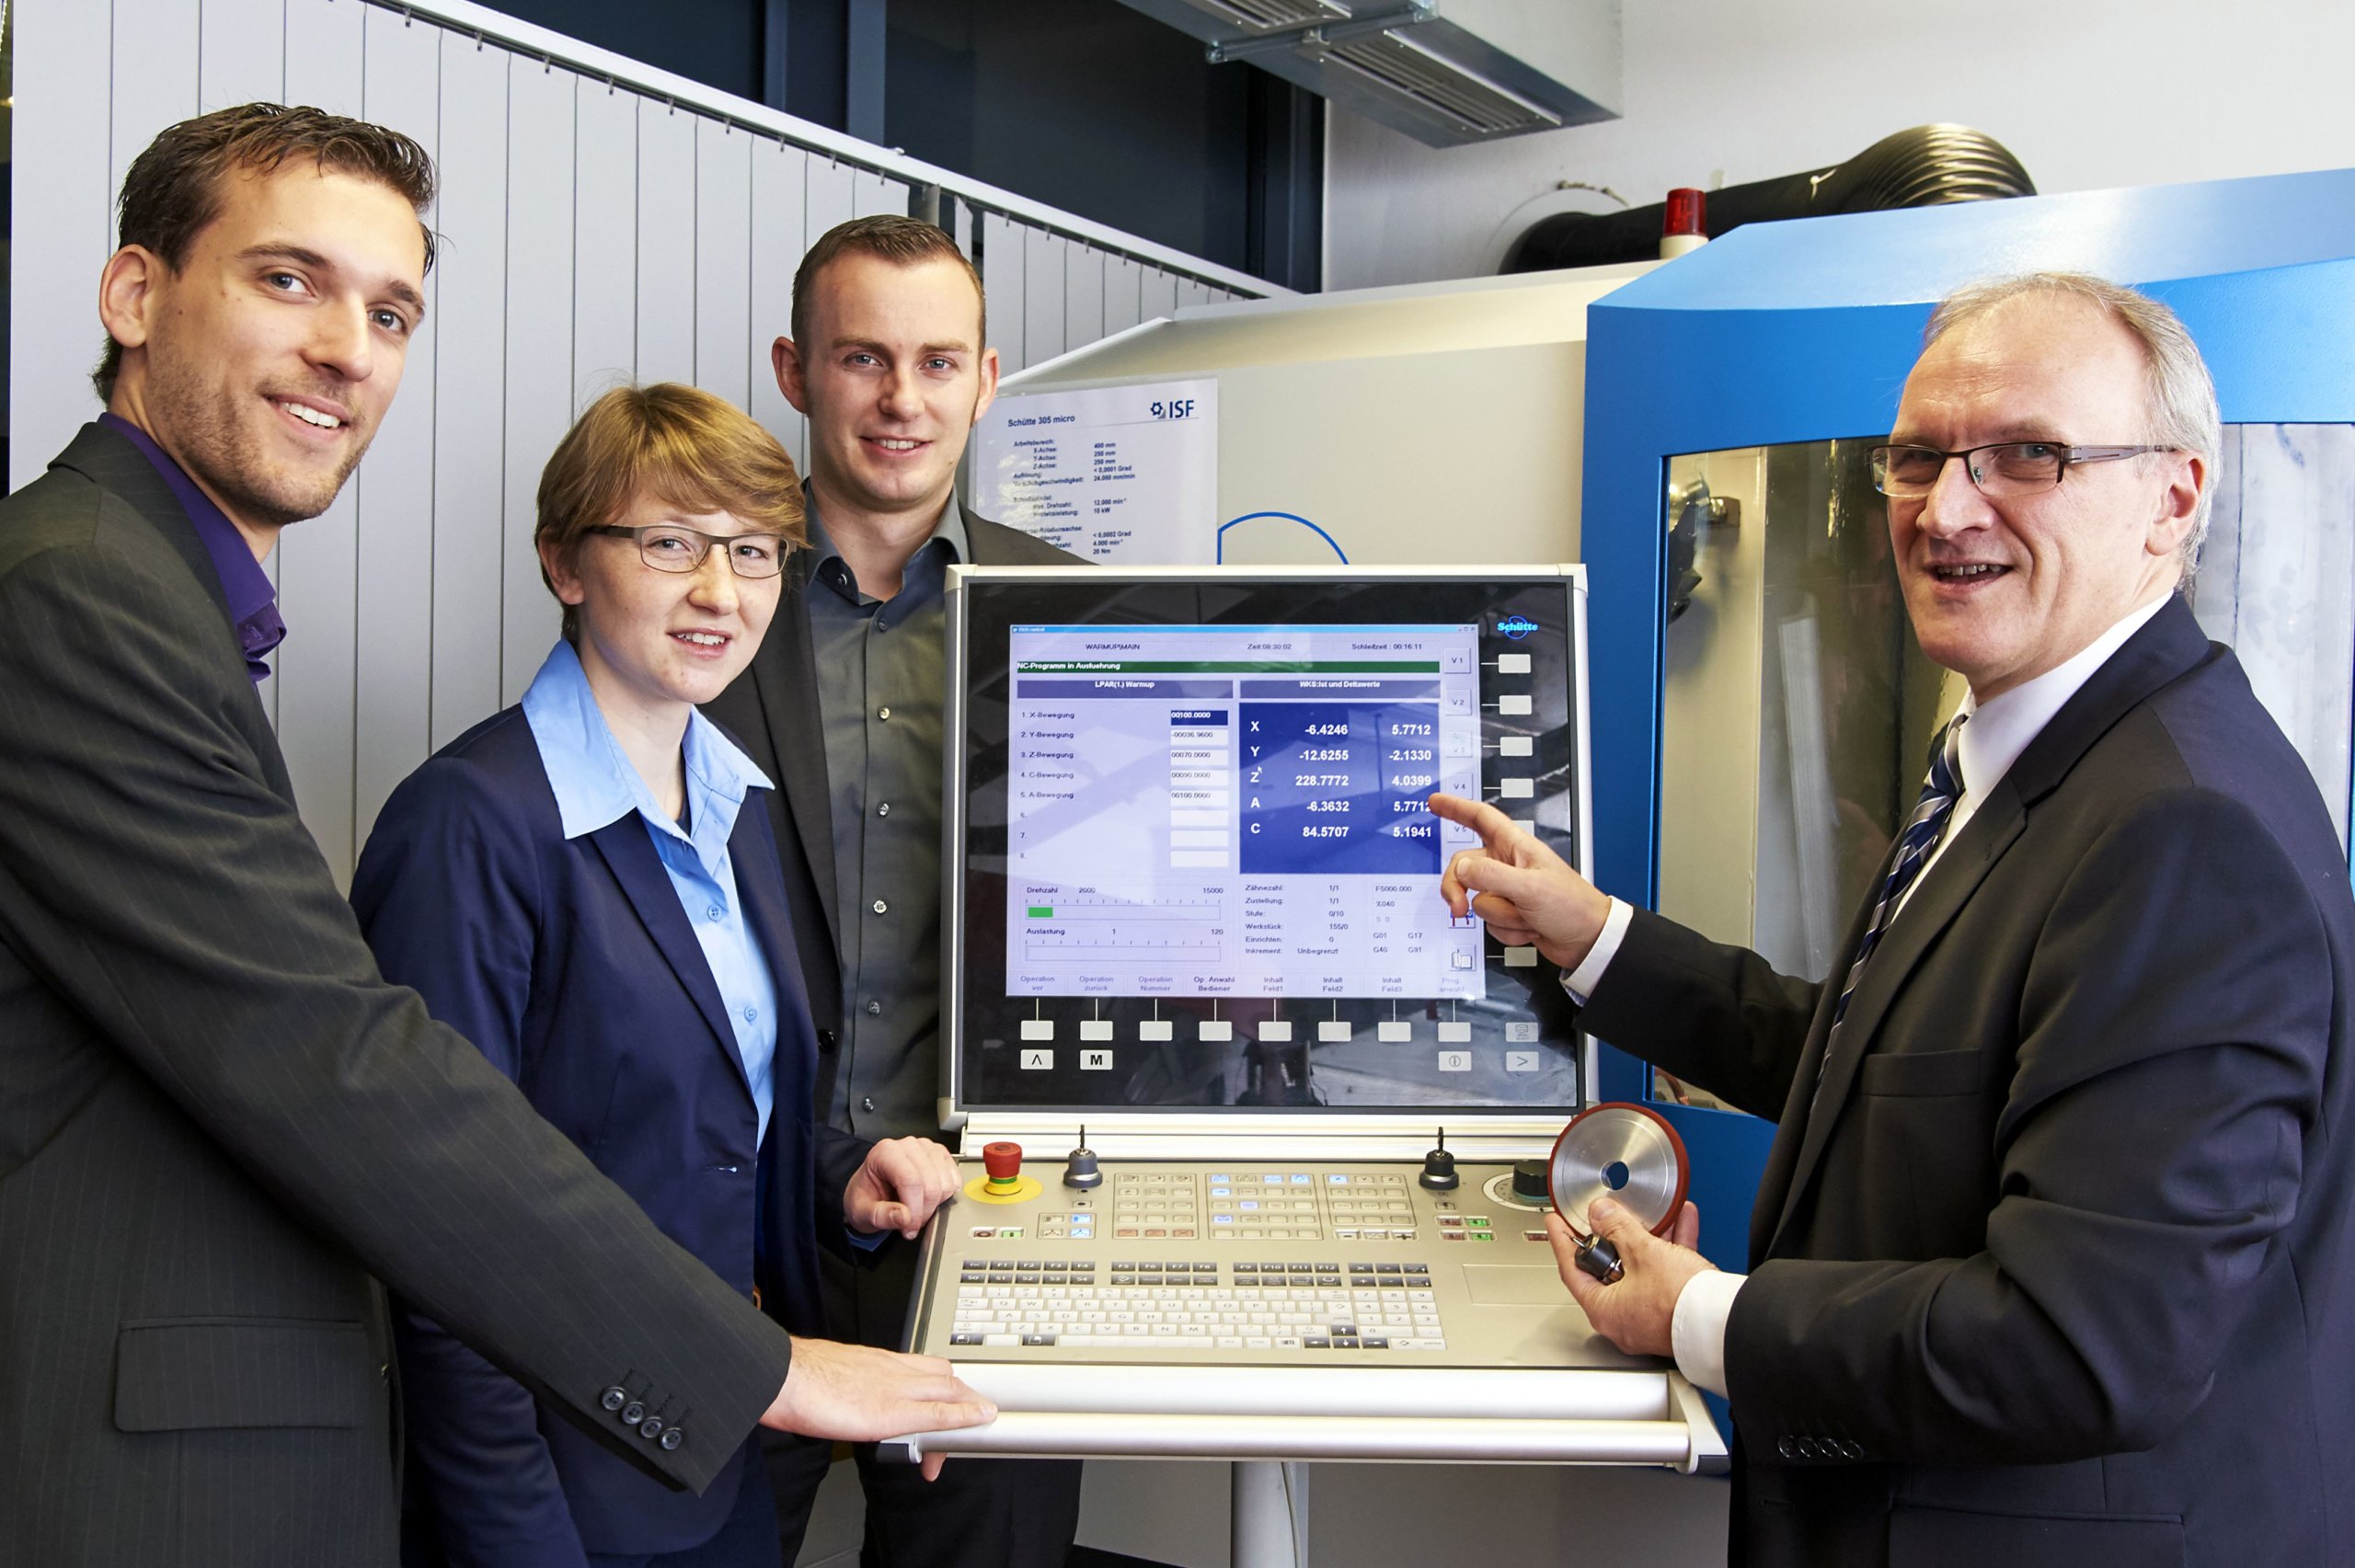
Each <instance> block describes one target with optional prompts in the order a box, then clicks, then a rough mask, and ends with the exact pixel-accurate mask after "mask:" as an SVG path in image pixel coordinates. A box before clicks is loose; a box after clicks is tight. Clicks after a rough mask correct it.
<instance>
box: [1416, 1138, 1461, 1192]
mask: <svg viewBox="0 0 2355 1568" xmlns="http://www.w3.org/2000/svg"><path fill="white" fill-rule="evenodd" d="M1415 1179H1416V1180H1417V1181H1419V1182H1420V1183H1422V1185H1425V1186H1427V1187H1429V1188H1430V1189H1431V1191H1433V1192H1453V1191H1454V1190H1455V1186H1456V1184H1457V1183H1458V1182H1459V1181H1460V1180H1462V1178H1461V1177H1459V1176H1457V1175H1456V1173H1455V1156H1454V1155H1453V1154H1450V1153H1449V1152H1448V1151H1447V1129H1446V1128H1445V1127H1442V1128H1440V1132H1439V1146H1438V1147H1437V1148H1435V1149H1433V1150H1431V1151H1430V1153H1428V1154H1426V1155H1424V1156H1423V1173H1422V1174H1421V1175H1419V1176H1418V1177H1416V1178H1415Z"/></svg>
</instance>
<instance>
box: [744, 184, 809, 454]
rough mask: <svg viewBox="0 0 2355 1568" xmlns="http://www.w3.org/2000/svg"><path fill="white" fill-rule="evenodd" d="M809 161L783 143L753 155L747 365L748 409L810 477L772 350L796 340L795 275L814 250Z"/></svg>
mask: <svg viewBox="0 0 2355 1568" xmlns="http://www.w3.org/2000/svg"><path fill="white" fill-rule="evenodd" d="M809 172H810V155H809V154H807V153H805V152H803V151H802V150H801V149H800V148H798V147H792V146H787V145H786V144H785V143H782V142H764V143H761V144H759V145H758V146H756V147H755V148H754V150H753V153H752V341H751V342H749V343H748V344H746V345H745V359H746V361H747V365H748V373H749V375H750V377H751V380H752V402H751V404H750V405H748V406H750V408H751V409H752V418H755V419H758V420H759V421H760V422H761V423H762V424H764V425H766V426H767V427H768V428H769V429H770V430H771V431H772V432H773V433H774V434H775V436H776V438H777V440H779V441H783V442H784V443H785V450H786V451H787V452H791V453H793V462H794V465H795V466H796V467H798V468H800V469H801V471H802V472H803V473H805V474H806V473H808V472H809V459H810V443H809V433H808V429H807V428H806V427H805V426H804V424H803V422H802V418H801V416H800V414H799V413H798V412H797V411H796V410H795V408H794V406H793V405H792V404H790V403H787V401H786V400H785V394H784V393H783V392H782V391H781V390H779V389H778V386H777V383H776V371H775V368H774V361H773V358H772V355H771V352H770V350H771V348H772V347H773V346H774V345H775V342H776V340H777V339H778V338H789V337H791V336H792V333H793V327H792V321H793V274H794V270H795V269H797V268H798V267H799V266H800V265H801V253H802V252H803V251H804V250H806V249H807V248H809V246H808V244H807V242H806V241H805V240H804V239H803V237H802V227H801V225H802V214H803V206H804V202H805V200H806V199H807V198H806V186H807V182H808V178H809Z"/></svg>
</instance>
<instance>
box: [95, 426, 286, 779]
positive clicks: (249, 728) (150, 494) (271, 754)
mask: <svg viewBox="0 0 2355 1568" xmlns="http://www.w3.org/2000/svg"><path fill="white" fill-rule="evenodd" d="M49 465H50V466H51V467H52V468H65V469H71V470H72V471H73V472H75V473H76V474H79V475H82V476H83V477H84V478H86V479H88V480H89V481H91V482H92V483H93V484H95V485H97V486H98V487H99V488H100V489H102V490H108V491H110V492H112V493H113V495H114V497H115V498H116V499H117V500H120V501H121V502H122V503H123V504H124V505H125V506H127V507H129V508H130V509H132V510H133V511H135V512H137V513H138V514H139V516H140V518H141V520H142V521H144V522H146V523H147V525H148V526H149V527H151V528H153V529H154V530H155V532H158V533H160V534H162V535H163V536H164V542H165V543H166V544H169V545H170V546H171V547H172V554H174V555H178V557H179V559H180V563H181V564H182V565H183V566H185V567H188V571H189V575H190V577H192V578H195V579H196V583H197V587H198V588H199V589H201V591H202V592H203V594H204V597H205V598H206V599H208V600H210V601H212V602H213V608H214V609H215V610H218V611H219V612H221V638H222V646H223V647H224V648H226V649H227V650H228V651H229V653H230V654H231V655H233V656H234V657H235V658H236V660H237V662H238V664H239V665H240V666H242V665H243V664H244V663H245V660H246V656H245V650H244V649H243V648H241V647H238V645H237V629H236V627H235V626H233V625H231V624H230V623H229V600H228V596H227V595H226V594H224V593H223V592H222V590H221V574H220V573H219V572H217V571H215V570H213V557H212V556H211V555H207V554H206V553H205V549H204V541H203V540H201V539H199V538H198V537H197V535H196V525H195V524H194V523H192V522H190V521H189V520H188V512H187V510H186V509H183V508H182V507H181V505H180V498H178V496H176V495H174V494H172V487H171V486H170V485H169V484H168V483H167V482H166V480H165V478H164V476H163V475H161V474H158V473H157V472H155V464H152V463H150V462H148V461H147V454H146V453H145V452H141V451H140V450H139V449H138V448H137V447H135V446H133V445H132V444H131V441H130V439H129V438H128V437H126V436H124V435H123V434H121V432H120V431H117V430H113V429H108V428H107V427H106V426H104V425H101V424H99V423H98V421H97V420H95V419H93V420H92V421H90V423H88V424H86V425H85V426H83V427H82V429H81V430H80V431H79V432H78V433H77V434H75V437H74V440H73V441H72V443H71V444H69V445H68V446H67V447H66V449H65V450H64V451H63V452H59V453H58V454H57V455H56V456H55V457H54V458H52V459H51V460H50V464H49ZM244 695H245V698H246V700H245V701H244V702H242V703H240V704H237V707H236V711H235V712H233V713H232V714H231V715H229V716H230V718H231V719H232V720H234V721H235V723H236V727H237V730H238V733H239V734H240V735H242V736H243V737H244V738H245V740H246V743H247V745H249V746H251V747H252V748H253V752H254V755H255V756H256V757H257V758H258V759H259V760H260V762H261V770H262V778H263V782H264V783H266V784H268V785H269V786H270V793H272V794H273V795H277V796H278V797H279V798H280V799H281V800H283V801H285V802H286V803H287V804H288V805H290V806H292V805H293V804H294V781H293V778H292V776H291V775H289V774H288V773H287V772H286V758H285V756H284V754H283V753H282V752H281V751H280V750H279V749H278V732H277V730H276V729H274V728H273V727H271V725H270V715H268V714H266V713H264V712H263V711H262V705H261V699H260V698H259V697H258V696H257V695H255V694H254V692H253V691H252V685H251V682H247V690H246V692H245V693H244Z"/></svg>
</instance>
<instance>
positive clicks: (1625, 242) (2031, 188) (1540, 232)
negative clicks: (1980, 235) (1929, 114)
mask: <svg viewBox="0 0 2355 1568" xmlns="http://www.w3.org/2000/svg"><path fill="white" fill-rule="evenodd" d="M2035 194H2036V186H2035V185H2034V183H2032V182H2031V181H2030V180H2029V179H2028V170H2026V169H2024V168H2022V167H2021V166H2020V161H2019V160H2018V159H2017V158H2015V157H2014V156H2012V155H2011V154H2010V153H2009V152H2008V151H2006V150H2005V147H2004V144H2003V143H2000V142H1998V141H1996V140H1995V139H1994V138H1993V137H1992V136H1989V135H1987V134H1986V133H1985V132H1979V131H1973V130H1971V129H1970V127H1969V126H1965V125H1917V126H1915V127H1914V128H1913V130H1911V131H1901V132H1898V133H1897V134H1896V135H1894V136H1884V137H1882V138H1881V139H1880V140H1879V141H1878V142H1876V143H1873V144H1872V145H1871V146H1869V147H1867V148H1866V149H1865V150H1864V151H1863V152H1862V153H1860V154H1858V155H1856V156H1855V157H1853V158H1851V159H1849V160H1848V161H1847V162H1846V163H1844V164H1834V165H1832V166H1831V167H1830V168H1821V169H1815V170H1812V171H1810V172H1809V173H1807V174H1794V175H1786V176H1784V177H1781V178H1779V179H1762V180H1756V181H1753V182H1752V183H1751V184H1748V185H1729V186H1727V187H1726V188H1724V189H1721V190H1713V191H1711V192H1709V200H1708V214H1707V226H1706V233H1707V234H1708V235H1709V237H1710V238H1712V239H1714V238H1716V237H1717V235H1722V234H1724V233H1726V232H1727V231H1728V230H1729V229H1738V228H1740V226H1741V225H1742V224H1744V223H1768V222H1771V221H1773V220H1775V219H1778V218H1814V217H1821V216H1822V215H1823V214H1825V213H1827V212H1879V211H1882V210H1883V209H1886V208H1891V207H1936V206H1942V205H1944V204H1945V203H1947V202H1949V201H1988V200H1996V199H1998V198H2001V197H2005V196H2033V195H2035ZM1667 216H1668V209H1667V205H1666V204H1665V203H1655V204H1654V205H1652V206H1649V207H1636V208H1631V209H1629V210H1628V211H1626V212H1557V213H1556V214H1554V215H1553V216H1551V217H1547V218H1541V219H1539V220H1538V221H1537V222H1536V223H1532V224H1531V225H1530V226H1529V230H1528V232H1527V233H1525V234H1523V235H1522V236H1521V237H1520V238H1519V239H1518V240H1516V241H1514V242H1513V244H1512V247H1511V249H1510V250H1509V251H1507V252H1506V255H1505V260H1504V265H1503V266H1502V267H1500V268H1499V269H1498V270H1499V271H1502V272H1543V271H1545V270H1548V269H1553V268H1557V267H1598V266H1603V265H1605V264H1607V263H1610V262H1614V261H1645V260H1649V259H1651V258H1653V257H1656V256H1658V255H1660V235H1661V233H1662V231H1663V228H1664V225H1665V223H1666V219H1667Z"/></svg>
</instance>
